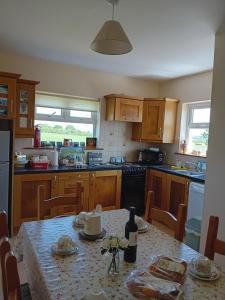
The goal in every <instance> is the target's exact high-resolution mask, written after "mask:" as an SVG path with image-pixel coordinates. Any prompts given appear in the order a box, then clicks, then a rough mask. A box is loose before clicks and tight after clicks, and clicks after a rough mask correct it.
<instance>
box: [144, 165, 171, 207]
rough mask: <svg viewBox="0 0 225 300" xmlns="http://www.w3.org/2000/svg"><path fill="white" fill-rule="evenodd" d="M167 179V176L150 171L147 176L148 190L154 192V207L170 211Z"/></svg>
mask: <svg viewBox="0 0 225 300" xmlns="http://www.w3.org/2000/svg"><path fill="white" fill-rule="evenodd" d="M166 177H167V174H166V173H163V172H160V171H156V170H150V171H148V175H147V181H148V182H147V189H148V190H150V191H154V203H153V205H154V207H156V208H161V209H163V210H168V206H167V200H166V188H167V187H166Z"/></svg>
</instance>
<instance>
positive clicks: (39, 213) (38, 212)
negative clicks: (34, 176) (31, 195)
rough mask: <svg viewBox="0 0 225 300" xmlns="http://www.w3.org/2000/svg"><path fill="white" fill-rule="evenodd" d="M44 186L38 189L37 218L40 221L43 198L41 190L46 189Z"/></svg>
mask: <svg viewBox="0 0 225 300" xmlns="http://www.w3.org/2000/svg"><path fill="white" fill-rule="evenodd" d="M44 187H45V186H44V185H41V184H40V185H39V186H38V187H37V218H38V220H40V219H41V198H40V194H41V189H42V188H44Z"/></svg>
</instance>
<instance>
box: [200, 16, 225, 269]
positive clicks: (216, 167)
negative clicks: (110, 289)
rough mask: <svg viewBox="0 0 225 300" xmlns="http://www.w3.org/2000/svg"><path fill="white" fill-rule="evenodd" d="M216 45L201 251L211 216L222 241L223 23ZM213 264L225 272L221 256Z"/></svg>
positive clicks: (224, 232)
mask: <svg viewBox="0 0 225 300" xmlns="http://www.w3.org/2000/svg"><path fill="white" fill-rule="evenodd" d="M215 43H216V44H215V60H214V71H213V89H212V110H211V126H210V132H209V148H208V172H207V177H208V179H207V181H206V194H205V206H204V217H203V226H202V236H203V239H202V243H201V249H204V244H205V243H204V241H205V238H206V234H207V229H208V221H209V216H210V215H215V216H219V218H220V224H219V234H218V236H219V238H221V239H223V240H224V241H225V191H224V185H225V176H224V172H225V134H224V130H225V20H224V23H223V26H222V27H221V29H220V31H219V32H218V34H217V35H216V41H215ZM216 261H217V262H218V263H219V264H220V265H222V266H223V267H224V269H225V257H224V256H223V257H222V256H217V257H216Z"/></svg>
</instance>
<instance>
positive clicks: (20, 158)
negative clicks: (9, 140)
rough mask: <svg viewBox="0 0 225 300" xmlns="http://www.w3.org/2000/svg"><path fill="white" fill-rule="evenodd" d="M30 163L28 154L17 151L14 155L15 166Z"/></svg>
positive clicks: (19, 166)
mask: <svg viewBox="0 0 225 300" xmlns="http://www.w3.org/2000/svg"><path fill="white" fill-rule="evenodd" d="M27 163H28V159H27V156H26V155H23V154H21V152H15V155H14V167H15V168H25V167H26V164H27Z"/></svg>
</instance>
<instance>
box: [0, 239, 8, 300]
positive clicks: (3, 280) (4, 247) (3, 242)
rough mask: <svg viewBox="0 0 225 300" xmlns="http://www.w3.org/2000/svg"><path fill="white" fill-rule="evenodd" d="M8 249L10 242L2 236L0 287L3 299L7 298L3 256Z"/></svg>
mask: <svg viewBox="0 0 225 300" xmlns="http://www.w3.org/2000/svg"><path fill="white" fill-rule="evenodd" d="M9 251H10V243H9V239H8V238H7V237H3V238H1V240H0V260H1V273H2V289H3V296H4V300H7V299H8V293H7V282H6V270H5V257H6V253H7V252H9Z"/></svg>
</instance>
